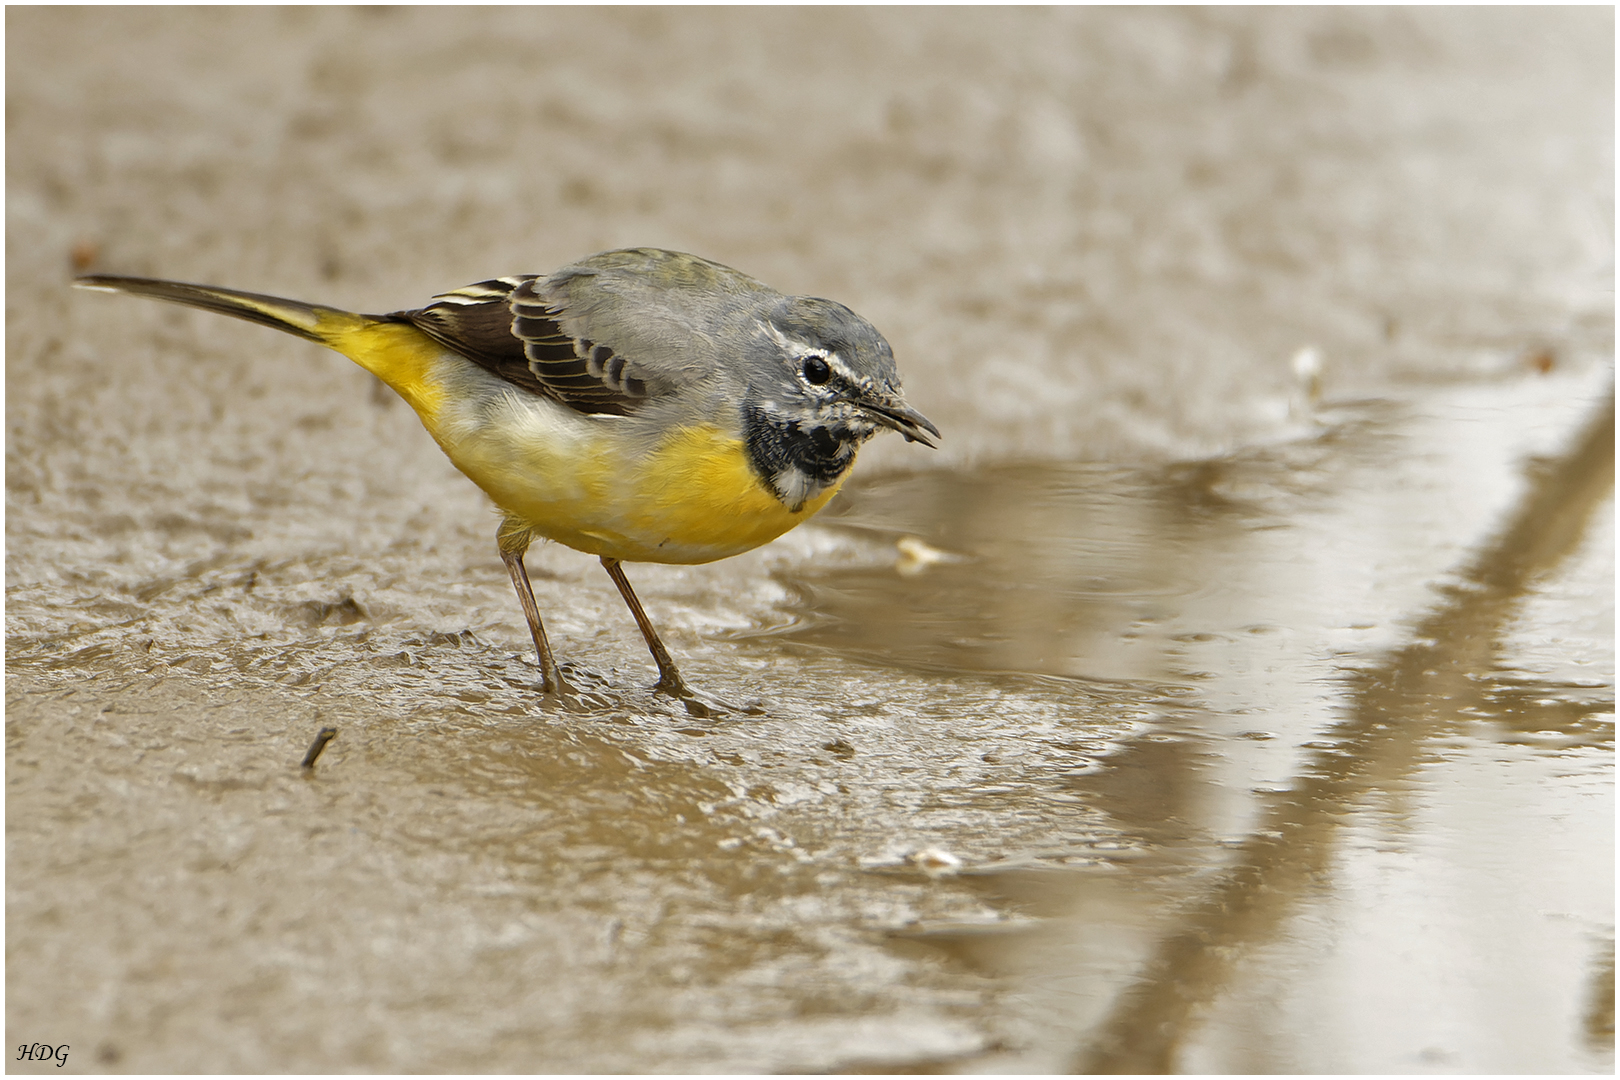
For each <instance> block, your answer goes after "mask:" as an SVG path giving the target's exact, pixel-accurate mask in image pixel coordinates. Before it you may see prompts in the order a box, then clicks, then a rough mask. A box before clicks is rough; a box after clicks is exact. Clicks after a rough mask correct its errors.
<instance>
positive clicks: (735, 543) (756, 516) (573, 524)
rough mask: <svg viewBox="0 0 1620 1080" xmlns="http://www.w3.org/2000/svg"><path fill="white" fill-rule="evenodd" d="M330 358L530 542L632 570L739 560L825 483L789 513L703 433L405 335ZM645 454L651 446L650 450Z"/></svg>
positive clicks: (383, 332) (788, 521)
mask: <svg viewBox="0 0 1620 1080" xmlns="http://www.w3.org/2000/svg"><path fill="white" fill-rule="evenodd" d="M345 331H346V332H345V333H344V334H343V335H342V336H341V338H340V336H339V334H337V333H334V334H333V335H332V336H333V338H334V340H333V347H334V348H337V349H338V350H339V351H340V352H343V353H345V354H346V355H348V356H349V357H350V358H351V359H353V360H355V361H356V362H357V363H359V364H360V365H361V366H362V367H365V368H366V369H368V370H370V371H372V372H374V373H376V374H377V375H378V376H379V377H381V378H382V379H383V380H384V381H385V382H387V383H388V384H389V385H390V386H392V387H393V388H394V389H395V390H396V391H398V392H399V394H400V396H401V397H403V398H404V399H405V400H406V401H407V402H409V403H410V405H411V407H412V408H413V409H414V410H415V411H416V413H417V415H418V416H419V417H420V418H421V420H422V424H423V426H424V427H426V428H427V430H428V433H429V434H431V435H432V436H433V438H434V439H435V441H437V442H438V444H439V445H440V446H441V447H442V448H443V449H444V452H445V453H446V454H447V455H448V456H449V458H450V460H451V461H452V462H454V463H455V465H456V467H457V468H458V469H460V470H461V471H462V472H463V473H465V474H466V475H467V476H468V477H469V478H470V479H471V480H472V481H473V482H474V483H476V484H477V485H478V486H479V487H481V488H483V489H484V491H485V492H486V493H487V494H488V495H489V497H490V498H491V499H493V500H494V501H495V504H496V505H497V506H499V507H500V508H501V509H502V510H505V511H506V512H507V513H509V514H511V515H513V516H514V517H516V518H518V519H519V520H521V521H523V522H524V523H525V524H527V525H528V526H529V527H530V528H531V529H533V530H534V532H535V533H536V535H539V536H544V537H546V538H548V539H551V540H555V541H557V542H558V543H561V544H566V545H568V546H569V547H571V548H575V549H577V550H579V551H584V552H588V553H590V554H592V555H606V556H608V557H610V558H615V559H624V560H627V561H631V562H665V563H705V562H712V561H713V560H715V559H724V558H726V557H728V556H731V555H740V554H742V553H743V552H745V551H750V550H752V549H754V548H756V547H759V546H760V545H761V544H766V543H769V542H770V541H772V540H774V539H776V538H777V537H778V536H781V535H782V534H783V533H785V532H787V531H788V530H789V529H791V528H793V527H794V526H795V525H798V524H800V523H802V522H804V521H807V520H809V519H810V518H811V517H812V516H814V515H815V513H816V511H818V510H820V509H821V508H822V507H823V506H825V505H826V504H827V501H828V500H829V499H831V498H832V497H833V495H835V494H837V491H838V485H837V484H834V485H833V486H831V487H829V488H828V489H826V490H825V491H823V492H821V494H819V495H818V496H817V497H816V498H814V499H812V500H810V501H809V502H807V503H805V504H804V506H802V507H800V508H799V510H798V511H796V512H795V511H792V510H789V509H788V507H787V506H786V505H784V504H783V502H782V501H781V500H780V499H778V498H777V497H776V495H775V494H774V493H773V492H772V491H771V490H770V489H769V488H767V487H766V486H765V484H764V483H763V482H762V481H761V480H760V478H759V476H758V475H757V474H756V473H755V472H754V470H753V467H752V466H751V465H750V464H749V460H748V453H747V449H746V447H745V446H744V445H743V441H742V439H741V438H739V437H738V436H736V435H733V434H730V433H728V432H726V431H724V430H722V429H721V428H720V427H719V426H717V425H715V424H712V423H696V424H691V425H686V426H681V427H676V428H673V429H671V430H670V431H668V432H666V433H662V434H658V433H649V432H648V431H647V430H646V428H645V426H644V425H643V424H642V422H641V421H640V420H639V418H632V417H615V416H586V415H583V414H580V413H577V412H575V411H574V410H572V409H570V408H568V407H567V406H564V405H559V404H557V403H556V402H553V401H549V400H546V399H543V398H539V397H535V396H534V395H531V394H528V393H525V392H523V391H521V390H519V389H517V388H516V387H513V386H511V385H510V384H508V383H505V382H503V381H502V380H500V379H498V378H497V377H495V376H493V375H491V374H489V373H488V372H485V371H483V370H482V369H480V368H478V367H477V366H476V365H474V364H472V363H470V362H468V361H467V360H465V359H463V358H462V357H459V356H456V355H455V354H453V353H449V352H448V351H446V350H445V349H443V347H442V346H439V345H438V344H437V343H435V342H433V341H432V340H431V339H429V338H428V337H427V336H426V335H424V334H422V333H421V332H420V331H418V330H416V329H415V328H414V327H410V326H407V325H403V324H397V323H392V324H379V323H376V322H371V323H369V325H360V326H356V327H355V328H354V329H353V330H352V331H348V330H347V328H345ZM649 447H650V449H649Z"/></svg>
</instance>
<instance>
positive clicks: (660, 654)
mask: <svg viewBox="0 0 1620 1080" xmlns="http://www.w3.org/2000/svg"><path fill="white" fill-rule="evenodd" d="M602 569H604V570H606V571H607V572H608V577H610V578H612V579H613V584H615V585H617V586H618V587H619V595H620V596H622V597H624V602H625V604H626V605H627V606H628V607H629V608H630V614H631V615H632V616H633V617H634V618H635V620H636V625H637V626H639V627H640V628H641V636H642V637H644V638H646V639H647V648H648V650H650V651H651V652H652V657H653V663H655V664H657V665H658V685H657V686H655V687H653V689H654V690H661V691H663V692H664V693H666V694H671V695H673V696H675V697H686V696H687V695H688V694H690V693H691V690H689V689H687V686H686V680H685V679H682V678H681V673H680V671H679V670H678V669H677V668H676V667H675V661H673V660H671V659H670V657H669V650H667V649H665V648H664V643H663V642H662V641H660V640H659V639H658V631H656V630H654V629H653V624H652V621H651V620H649V619H648V618H647V613H646V611H644V610H642V607H641V601H640V600H638V599H636V590H634V589H632V588H631V587H630V579H629V578H627V577H625V576H624V568H623V567H622V566H620V565H619V560H618V559H610V558H608V557H607V556H606V555H603V556H602Z"/></svg>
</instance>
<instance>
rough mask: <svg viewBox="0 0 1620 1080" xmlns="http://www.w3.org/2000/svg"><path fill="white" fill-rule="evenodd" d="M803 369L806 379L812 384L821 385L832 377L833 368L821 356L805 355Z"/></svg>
mask: <svg viewBox="0 0 1620 1080" xmlns="http://www.w3.org/2000/svg"><path fill="white" fill-rule="evenodd" d="M803 371H804V381H805V382H807V383H809V384H810V385H811V386H821V385H823V384H824V383H826V381H827V380H828V379H830V378H832V368H830V367H828V366H827V361H825V360H823V359H822V358H821V357H819V356H807V357H805V358H804V367H803Z"/></svg>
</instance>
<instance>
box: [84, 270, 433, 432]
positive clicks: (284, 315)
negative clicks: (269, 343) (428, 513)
mask: <svg viewBox="0 0 1620 1080" xmlns="http://www.w3.org/2000/svg"><path fill="white" fill-rule="evenodd" d="M73 284H74V285H76V286H77V287H79V288H81V289H96V290H99V291H101V292H124V293H134V294H135V295H137V296H151V297H154V298H156V299H158V300H168V301H170V302H172V303H176V304H186V305H189V306H191V307H197V308H202V309H203V310H205V311H215V312H218V313H219V314H221V315H232V316H235V317H236V318H238V319H247V320H248V321H249V322H256V323H260V324H262V325H264V326H273V327H275V328H276V329H277V330H282V331H285V332H286V333H289V334H296V335H298V336H299V337H301V338H304V339H306V340H308V341H313V342H315V343H317V344H319V345H325V346H326V347H327V348H329V349H335V350H336V351H338V352H340V353H342V354H343V355H344V356H347V357H348V358H349V359H350V360H353V361H354V362H355V363H357V364H359V365H360V366H361V367H363V368H365V369H366V370H367V371H369V372H371V373H372V374H373V375H376V376H377V377H378V378H379V379H381V380H382V381H383V382H385V383H387V384H388V385H389V386H391V387H393V388H394V389H395V390H396V391H397V392H398V393H399V395H400V396H401V397H403V398H404V399H405V400H406V401H408V402H409V403H410V404H411V407H412V408H414V409H415V410H416V412H417V414H418V415H419V416H421V417H422V422H423V423H424V424H426V425H427V428H428V430H429V431H430V432H436V431H437V422H436V419H435V417H436V414H437V412H438V408H439V406H440V404H441V402H442V390H441V388H440V387H439V385H438V381H437V380H436V379H434V378H433V376H432V368H433V364H434V359H435V358H436V357H437V356H439V355H441V354H442V353H443V351H444V350H443V348H442V347H441V346H439V345H437V344H435V343H434V342H433V340H432V339H430V338H429V337H428V336H427V335H426V334H424V333H422V332H421V331H420V330H418V329H416V327H414V326H412V325H410V324H409V323H407V322H404V321H401V320H397V319H391V318H389V317H387V316H379V315H358V314H356V313H354V312H352V311H344V310H342V309H341V308H330V307H323V306H321V305H319V304H306V303H303V302H302V301H298V300H283V299H282V298H281V297H279V296H264V295H262V294H260V293H250V292H242V291H241V290H240V289H223V288H220V287H218V286H216V285H191V284H188V283H187V282H184V281H162V280H159V279H157V278H141V277H124V276H122V275H117V274H92V275H89V276H87V277H81V278H78V279H77V280H75V281H74V283H73Z"/></svg>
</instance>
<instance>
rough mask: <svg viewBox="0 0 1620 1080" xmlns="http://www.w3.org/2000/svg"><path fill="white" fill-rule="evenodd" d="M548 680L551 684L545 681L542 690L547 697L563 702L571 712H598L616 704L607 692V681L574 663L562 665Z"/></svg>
mask: <svg viewBox="0 0 1620 1080" xmlns="http://www.w3.org/2000/svg"><path fill="white" fill-rule="evenodd" d="M565 672H566V674H565ZM546 682H549V683H550V685H549V686H548V685H545V684H544V683H543V684H542V686H541V692H542V693H543V694H544V695H545V696H546V697H547V698H549V699H555V700H556V701H559V702H561V703H562V705H563V707H564V708H566V709H568V710H569V711H570V712H597V711H599V710H602V709H611V708H613V706H614V700H613V698H612V697H611V696H610V695H609V694H608V692H607V682H606V681H605V680H604V679H603V678H602V677H601V676H599V675H597V674H596V673H595V672H592V671H588V670H586V669H584V668H576V667H574V666H573V665H572V664H564V665H561V666H560V667H559V668H558V670H557V672H556V673H555V674H554V675H553V676H552V677H551V678H550V679H548V680H546Z"/></svg>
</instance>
